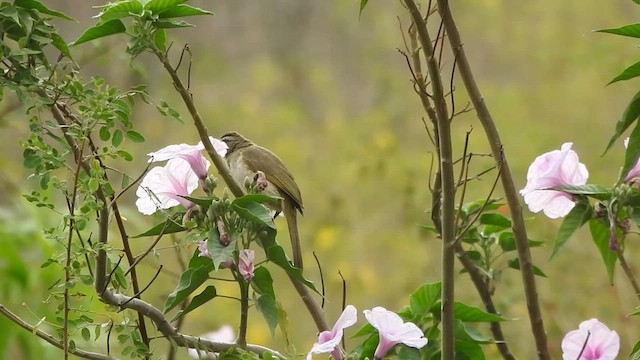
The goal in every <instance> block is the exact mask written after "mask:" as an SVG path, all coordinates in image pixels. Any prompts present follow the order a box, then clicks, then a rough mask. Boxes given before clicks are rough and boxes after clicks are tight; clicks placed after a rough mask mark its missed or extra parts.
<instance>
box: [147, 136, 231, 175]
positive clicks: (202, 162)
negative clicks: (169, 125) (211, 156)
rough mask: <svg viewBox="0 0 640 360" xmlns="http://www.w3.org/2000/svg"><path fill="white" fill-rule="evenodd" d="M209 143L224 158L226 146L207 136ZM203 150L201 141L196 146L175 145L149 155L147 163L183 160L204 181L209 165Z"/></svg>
mask: <svg viewBox="0 0 640 360" xmlns="http://www.w3.org/2000/svg"><path fill="white" fill-rule="evenodd" d="M209 141H211V144H212V145H213V147H214V149H215V150H216V152H217V153H218V154H220V156H224V155H225V154H226V153H227V148H228V147H227V144H226V143H224V142H222V141H220V140H218V139H216V138H214V137H212V136H209ZM203 149H204V144H203V143H202V141H200V142H199V143H198V145H188V144H176V145H169V146H165V147H163V148H162V149H160V150H158V151H155V152H152V153H149V154H147V155H149V156H150V157H151V158H150V159H149V162H156V161H165V160H170V159H176V158H180V159H184V160H186V161H187V162H188V163H189V165H191V169H192V170H193V171H194V172H195V173H196V175H198V177H199V178H200V179H204V178H206V177H207V170H209V166H210V165H211V163H209V161H208V160H207V159H205V158H204V156H202V153H201V151H202V150H203Z"/></svg>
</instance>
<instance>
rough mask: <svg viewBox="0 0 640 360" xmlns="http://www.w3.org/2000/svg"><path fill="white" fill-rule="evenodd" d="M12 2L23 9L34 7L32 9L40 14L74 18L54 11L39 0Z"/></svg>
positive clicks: (68, 18)
mask: <svg viewBox="0 0 640 360" xmlns="http://www.w3.org/2000/svg"><path fill="white" fill-rule="evenodd" d="M13 4H14V5H15V6H19V7H22V8H25V9H34V10H38V11H39V12H40V13H42V14H47V15H51V16H55V17H59V18H61V19H65V20H70V21H75V19H73V18H71V17H69V16H67V15H65V14H63V13H61V12H59V11H55V10H51V9H49V8H48V7H46V6H44V4H42V3H41V2H39V1H36V0H15V1H14V2H13Z"/></svg>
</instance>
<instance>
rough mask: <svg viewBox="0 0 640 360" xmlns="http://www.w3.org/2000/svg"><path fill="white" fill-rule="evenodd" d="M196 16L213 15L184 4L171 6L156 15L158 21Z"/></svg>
mask: <svg viewBox="0 0 640 360" xmlns="http://www.w3.org/2000/svg"><path fill="white" fill-rule="evenodd" d="M198 15H213V13H212V12H210V11H207V10H202V9H199V8H197V7H193V6H190V5H186V4H181V5H176V6H173V7H171V8H169V9H167V10H165V11H163V12H161V13H160V15H158V17H159V18H160V19H167V18H175V17H187V16H198Z"/></svg>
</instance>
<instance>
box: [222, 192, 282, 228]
mask: <svg viewBox="0 0 640 360" xmlns="http://www.w3.org/2000/svg"><path fill="white" fill-rule="evenodd" d="M263 196H264V195H263ZM248 197H249V195H245V196H242V197H239V198H236V199H235V200H233V201H232V202H231V208H232V209H233V210H235V212H236V213H238V215H240V216H241V217H243V218H245V219H247V220H249V221H251V222H253V223H256V224H259V225H264V226H268V227H270V228H272V229H275V228H276V224H275V223H274V222H273V219H272V218H271V215H270V214H269V211H268V210H267V208H266V207H264V206H263V205H261V204H260V203H258V202H257V201H255V200H251V198H248Z"/></svg>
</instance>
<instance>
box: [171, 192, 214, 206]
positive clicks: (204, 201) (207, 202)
mask: <svg viewBox="0 0 640 360" xmlns="http://www.w3.org/2000/svg"><path fill="white" fill-rule="evenodd" d="M180 197H181V198H185V199H187V200H189V201H191V202H192V203H194V204H196V205H200V206H202V207H204V208H208V207H209V206H211V202H213V200H215V199H214V198H212V197H196V196H182V195H180Z"/></svg>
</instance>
